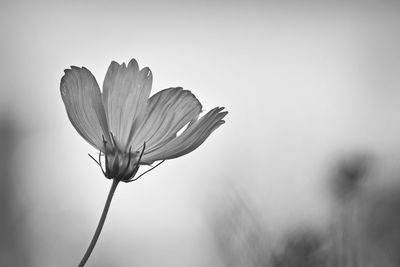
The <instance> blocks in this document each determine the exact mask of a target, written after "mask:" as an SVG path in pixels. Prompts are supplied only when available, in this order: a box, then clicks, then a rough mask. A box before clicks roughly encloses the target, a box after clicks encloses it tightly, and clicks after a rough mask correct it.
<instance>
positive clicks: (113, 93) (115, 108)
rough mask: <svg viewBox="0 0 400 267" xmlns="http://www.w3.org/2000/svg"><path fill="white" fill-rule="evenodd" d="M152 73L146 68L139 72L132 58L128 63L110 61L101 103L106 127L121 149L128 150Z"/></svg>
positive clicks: (146, 97) (149, 88) (144, 107)
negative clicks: (104, 113)
mask: <svg viewBox="0 0 400 267" xmlns="http://www.w3.org/2000/svg"><path fill="white" fill-rule="evenodd" d="M152 81H153V76H152V74H151V71H150V69H149V68H143V69H142V70H140V71H139V67H138V64H137V62H136V60H134V59H132V60H131V61H130V62H129V64H128V66H126V65H125V63H123V64H122V65H120V64H118V63H117V62H115V61H113V62H111V65H110V67H109V68H108V71H107V74H106V77H105V79H104V83H103V103H104V107H105V111H106V116H107V120H108V125H109V130H110V132H111V133H112V134H113V135H114V137H115V140H116V143H117V146H118V147H119V148H120V149H121V150H126V149H128V143H129V139H130V136H131V132H134V131H135V130H136V128H137V127H138V124H139V123H140V122H141V121H142V118H143V116H144V114H145V112H146V106H147V99H148V97H149V95H150V91H151V85H152Z"/></svg>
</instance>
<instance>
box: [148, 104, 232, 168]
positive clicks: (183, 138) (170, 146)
mask: <svg viewBox="0 0 400 267" xmlns="http://www.w3.org/2000/svg"><path fill="white" fill-rule="evenodd" d="M223 109H224V108H219V107H217V108H214V109H213V110H211V111H209V112H208V113H207V114H205V115H204V116H203V117H201V118H200V119H199V120H197V121H195V122H194V123H191V124H190V125H189V126H188V128H187V129H186V130H185V131H184V132H183V133H182V134H181V135H179V136H177V137H176V138H174V139H172V140H170V141H169V142H168V143H166V144H164V145H163V146H160V147H158V148H156V149H154V150H152V151H146V152H145V154H144V155H143V160H142V161H143V162H144V163H148V164H150V163H152V162H154V161H157V160H166V159H172V158H177V157H180V156H183V155H185V154H187V153H189V152H192V151H193V150H195V149H196V148H197V147H199V146H200V145H201V144H202V143H203V142H204V141H205V140H206V139H207V137H208V136H209V135H210V134H211V133H212V132H213V131H214V130H215V129H217V128H218V127H219V126H220V125H222V124H224V123H225V121H224V120H223V118H224V117H225V116H226V114H227V113H228V112H226V111H225V112H221V111H222V110H223Z"/></svg>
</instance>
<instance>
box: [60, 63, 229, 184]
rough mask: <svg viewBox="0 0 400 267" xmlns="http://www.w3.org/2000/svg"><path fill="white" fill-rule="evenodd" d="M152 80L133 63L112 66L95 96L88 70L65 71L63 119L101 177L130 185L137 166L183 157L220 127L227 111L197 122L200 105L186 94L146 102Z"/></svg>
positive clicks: (173, 92)
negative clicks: (92, 154)
mask: <svg viewBox="0 0 400 267" xmlns="http://www.w3.org/2000/svg"><path fill="white" fill-rule="evenodd" d="M152 79H153V76H152V73H151V71H150V69H149V68H147V67H146V68H143V69H141V70H139V67H138V64H137V62H136V60H135V59H132V60H131V61H130V62H129V64H128V66H126V65H125V63H123V64H122V65H120V64H118V63H116V62H114V61H113V62H111V65H110V67H109V68H108V71H107V74H106V77H105V79H104V83H103V93H101V92H100V88H99V85H98V84H97V81H96V79H95V78H94V76H93V74H92V73H91V72H90V71H89V70H88V69H86V68H84V67H82V68H78V67H75V66H72V67H71V69H67V70H65V75H64V76H63V77H62V79H61V85H60V89H61V96H62V99H63V101H64V104H65V108H66V110H67V114H68V117H69V119H70V121H71V123H72V125H73V126H74V127H75V129H76V130H77V131H78V133H79V134H80V135H81V136H82V137H83V138H84V139H85V140H86V141H87V142H89V143H90V144H91V145H92V146H94V147H95V148H97V149H98V150H99V151H100V155H102V154H103V155H104V157H105V170H103V169H102V170H103V172H104V174H105V176H106V177H107V178H110V179H116V180H118V181H124V182H128V181H131V180H132V179H133V177H134V176H135V174H136V172H137V170H138V168H139V166H140V165H149V164H151V163H153V162H155V161H159V160H167V159H172V158H177V157H180V156H182V155H185V154H187V153H189V152H191V151H193V150H194V149H196V148H197V147H198V146H200V145H201V144H202V143H203V142H204V141H205V140H206V139H207V137H208V136H209V135H210V134H211V133H212V132H213V131H214V130H215V129H217V128H218V127H219V126H220V125H221V124H223V123H224V120H223V117H224V116H225V115H226V114H227V112H226V111H224V112H223V111H222V110H223V108H220V107H216V108H214V109H212V110H211V111H209V112H208V113H207V114H205V115H204V116H202V117H201V118H200V119H199V114H200V112H201V109H202V106H201V104H200V102H199V101H198V100H197V98H196V97H195V96H194V95H193V94H192V93H191V92H190V91H188V90H183V89H182V88H179V87H177V88H168V89H165V90H162V91H160V92H158V93H156V94H154V95H153V96H151V97H150V98H149V96H150V91H151V86H152ZM186 125H188V127H187V128H186V129H185V130H184V131H183V132H182V133H181V134H180V135H177V133H178V131H179V130H181V129H182V128H183V127H184V126H186ZM99 163H100V165H101V161H100V158H99Z"/></svg>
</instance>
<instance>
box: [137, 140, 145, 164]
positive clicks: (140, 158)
mask: <svg viewBox="0 0 400 267" xmlns="http://www.w3.org/2000/svg"><path fill="white" fill-rule="evenodd" d="M145 148H146V142H144V143H143V149H142V153H140V157H139V160H138V163H137V166H139V164H140V161H141V160H142V156H143V153H144V149H145Z"/></svg>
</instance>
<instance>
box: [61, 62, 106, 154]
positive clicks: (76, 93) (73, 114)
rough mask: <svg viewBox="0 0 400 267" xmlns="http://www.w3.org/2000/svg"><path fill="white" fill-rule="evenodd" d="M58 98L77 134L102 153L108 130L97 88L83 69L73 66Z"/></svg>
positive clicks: (87, 71) (94, 80) (88, 73)
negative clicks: (62, 102) (62, 103)
mask: <svg viewBox="0 0 400 267" xmlns="http://www.w3.org/2000/svg"><path fill="white" fill-rule="evenodd" d="M60 91H61V97H62V99H63V101H64V104H65V108H66V110H67V114H68V117H69V119H70V121H71V123H72V125H73V126H74V127H75V129H76V130H77V131H78V133H79V134H80V135H81V136H82V137H83V138H84V139H85V140H86V141H87V142H89V143H90V144H91V145H93V146H94V147H96V148H97V149H99V150H103V137H102V136H103V135H104V136H105V138H106V140H108V134H107V133H108V127H107V120H106V115H105V112H104V107H103V104H102V101H101V93H100V89H99V85H98V84H97V82H96V79H95V78H94V77H93V74H92V73H91V72H90V71H89V70H88V69H86V68H78V67H74V66H72V67H71V69H67V70H65V75H64V76H63V77H62V78H61V85H60Z"/></svg>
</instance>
